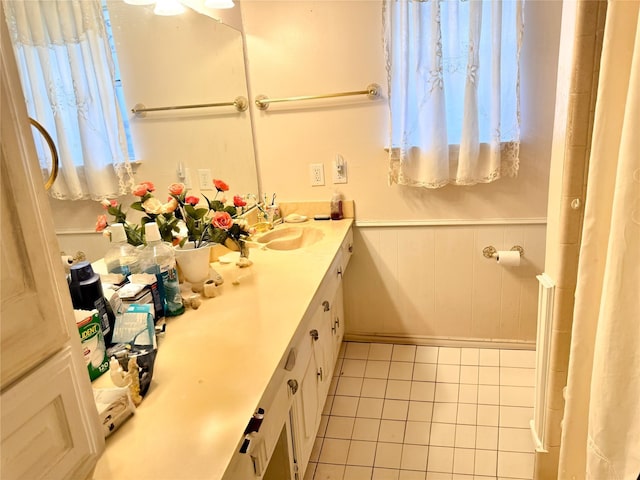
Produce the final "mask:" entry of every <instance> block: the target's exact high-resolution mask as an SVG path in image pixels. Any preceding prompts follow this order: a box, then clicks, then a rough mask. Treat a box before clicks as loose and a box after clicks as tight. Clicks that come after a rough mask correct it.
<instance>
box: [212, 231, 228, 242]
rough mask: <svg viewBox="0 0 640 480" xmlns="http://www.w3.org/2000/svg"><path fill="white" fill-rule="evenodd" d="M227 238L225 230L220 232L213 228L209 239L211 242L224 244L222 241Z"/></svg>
mask: <svg viewBox="0 0 640 480" xmlns="http://www.w3.org/2000/svg"><path fill="white" fill-rule="evenodd" d="M227 236H228V235H227V232H226V231H225V230H222V229H221V228H215V229H214V230H213V232H211V235H210V236H209V238H210V239H211V241H212V242H216V243H224V241H225V240H226V239H227Z"/></svg>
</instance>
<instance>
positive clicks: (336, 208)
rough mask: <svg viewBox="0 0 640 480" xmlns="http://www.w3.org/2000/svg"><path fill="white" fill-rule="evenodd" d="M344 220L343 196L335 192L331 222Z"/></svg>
mask: <svg viewBox="0 0 640 480" xmlns="http://www.w3.org/2000/svg"><path fill="white" fill-rule="evenodd" d="M340 219H342V195H341V194H340V192H338V191H335V192H334V193H333V196H332V197H331V220H340Z"/></svg>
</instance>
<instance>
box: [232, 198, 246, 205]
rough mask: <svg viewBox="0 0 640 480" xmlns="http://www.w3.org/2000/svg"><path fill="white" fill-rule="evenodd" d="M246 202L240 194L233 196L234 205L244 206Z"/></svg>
mask: <svg viewBox="0 0 640 480" xmlns="http://www.w3.org/2000/svg"><path fill="white" fill-rule="evenodd" d="M246 204H247V202H245V201H244V199H243V198H242V197H241V196H240V195H235V196H234V197H233V205H234V206H236V207H244V206H245V205H246Z"/></svg>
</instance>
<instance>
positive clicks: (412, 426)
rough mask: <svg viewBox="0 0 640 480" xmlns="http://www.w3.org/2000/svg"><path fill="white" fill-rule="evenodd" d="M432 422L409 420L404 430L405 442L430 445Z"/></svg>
mask: <svg viewBox="0 0 640 480" xmlns="http://www.w3.org/2000/svg"><path fill="white" fill-rule="evenodd" d="M430 434H431V422H413V421H408V422H407V426H406V428H405V432H404V443H405V444H406V443H408V444H412V445H429V437H430Z"/></svg>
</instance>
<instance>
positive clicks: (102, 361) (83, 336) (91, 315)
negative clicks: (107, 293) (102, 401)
mask: <svg viewBox="0 0 640 480" xmlns="http://www.w3.org/2000/svg"><path fill="white" fill-rule="evenodd" d="M74 314H75V318H76V325H77V327H78V333H79V334H80V343H81V344H82V354H83V356H84V361H85V363H86V364H87V370H88V371H89V378H90V379H91V380H95V379H96V378H98V377H99V376H100V375H102V374H103V373H104V372H106V371H107V370H109V359H108V358H107V348H106V346H105V343H104V335H103V334H102V327H101V326H100V317H99V316H98V312H97V311H96V310H93V311H87V310H74Z"/></svg>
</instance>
